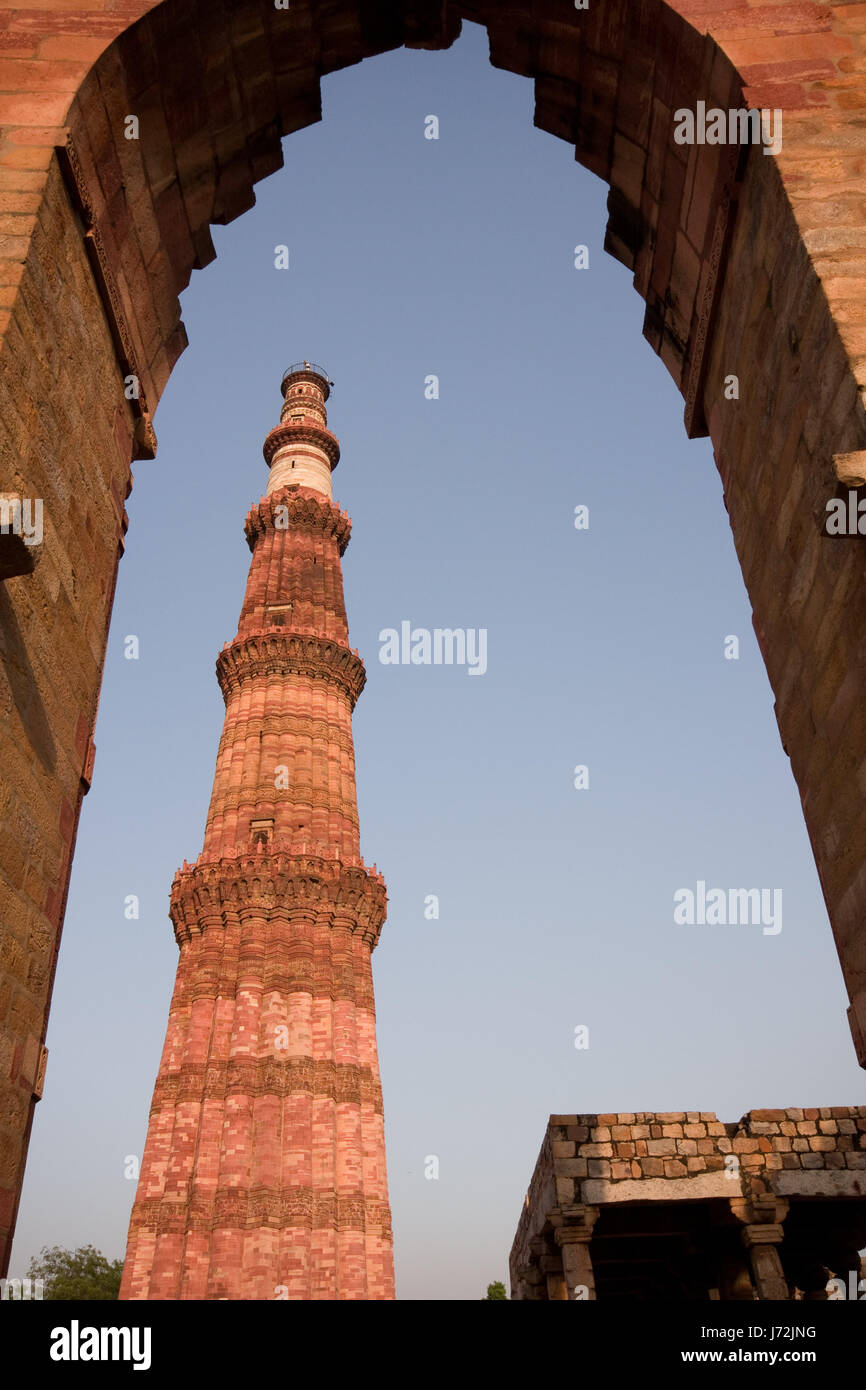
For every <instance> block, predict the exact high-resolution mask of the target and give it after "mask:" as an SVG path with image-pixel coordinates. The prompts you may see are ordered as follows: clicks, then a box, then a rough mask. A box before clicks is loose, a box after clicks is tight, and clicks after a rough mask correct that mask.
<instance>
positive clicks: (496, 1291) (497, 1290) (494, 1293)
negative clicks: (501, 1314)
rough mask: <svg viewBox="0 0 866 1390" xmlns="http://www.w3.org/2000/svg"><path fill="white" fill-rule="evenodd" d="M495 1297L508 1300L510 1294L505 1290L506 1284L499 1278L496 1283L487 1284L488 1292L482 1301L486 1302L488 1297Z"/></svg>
mask: <svg viewBox="0 0 866 1390" xmlns="http://www.w3.org/2000/svg"><path fill="white" fill-rule="evenodd" d="M493 1298H496V1299H499V1298H504V1299H505V1300H506V1301H507V1300H508V1294H507V1293H506V1292H505V1285H504V1284H503V1283H502V1282H501V1280H499V1279H497V1280H496V1283H495V1284H488V1285H487V1292H486V1294H485V1295H484V1297H483V1298H482V1300H481V1302H482V1303H486V1301H487V1300H488V1299H493Z"/></svg>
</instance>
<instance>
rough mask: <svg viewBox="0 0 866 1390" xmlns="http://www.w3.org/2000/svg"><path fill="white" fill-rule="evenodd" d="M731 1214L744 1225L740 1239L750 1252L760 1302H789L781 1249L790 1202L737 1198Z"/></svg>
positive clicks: (771, 1198)
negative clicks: (765, 1300) (780, 1253)
mask: <svg viewBox="0 0 866 1390" xmlns="http://www.w3.org/2000/svg"><path fill="white" fill-rule="evenodd" d="M731 1210H732V1212H733V1213H734V1215H735V1216H736V1217H737V1219H738V1220H739V1221H742V1222H743V1223H744V1224H743V1229H742V1231H741V1232H740V1235H741V1238H742V1241H743V1244H744V1245H745V1247H746V1249H747V1250H748V1252H749V1261H750V1263H751V1266H752V1275H753V1277H754V1281H755V1289H756V1292H757V1295H758V1298H760V1299H770V1300H774V1301H780V1300H785V1301H787V1300H788V1299H789V1298H790V1294H789V1292H788V1281H787V1279H786V1278H785V1272H784V1270H783V1268H782V1261H781V1258H780V1255H779V1249H778V1247H779V1246H780V1245H781V1243H782V1240H783V1239H784V1234H785V1233H784V1231H783V1229H782V1222H783V1221H784V1219H785V1217H786V1216H787V1214H788V1202H787V1200H786V1199H785V1198H784V1197H774V1196H772V1195H767V1196H765V1197H758V1198H754V1199H752V1200H749V1199H748V1198H741V1197H735V1198H732V1199H731Z"/></svg>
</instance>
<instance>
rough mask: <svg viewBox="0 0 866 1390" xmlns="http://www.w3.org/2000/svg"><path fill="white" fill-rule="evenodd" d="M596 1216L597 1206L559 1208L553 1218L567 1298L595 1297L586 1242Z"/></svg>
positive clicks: (588, 1242) (588, 1241) (590, 1235)
mask: <svg viewBox="0 0 866 1390" xmlns="http://www.w3.org/2000/svg"><path fill="white" fill-rule="evenodd" d="M597 1218H598V1207H589V1206H585V1205H579V1206H571V1207H560V1208H559V1209H558V1211H557V1213H556V1215H555V1217H554V1225H555V1230H554V1238H555V1240H556V1243H557V1245H558V1246H559V1248H560V1250H561V1252H562V1270H563V1276H564V1279H565V1285H566V1290H567V1297H568V1298H569V1299H572V1300H581V1299H595V1297H596V1292H595V1276H594V1274H593V1270H592V1258H591V1256H590V1250H589V1244H590V1241H591V1240H592V1230H593V1227H594V1225H595V1223H596V1220H597Z"/></svg>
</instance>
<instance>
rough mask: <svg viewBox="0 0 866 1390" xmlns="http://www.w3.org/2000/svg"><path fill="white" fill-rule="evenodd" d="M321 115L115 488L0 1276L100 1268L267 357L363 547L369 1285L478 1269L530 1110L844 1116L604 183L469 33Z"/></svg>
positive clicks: (257, 468)
mask: <svg viewBox="0 0 866 1390" xmlns="http://www.w3.org/2000/svg"><path fill="white" fill-rule="evenodd" d="M323 107H324V119H323V121H322V122H321V123H320V124H318V125H315V126H312V127H310V128H309V129H307V130H304V131H301V132H299V133H298V134H296V135H293V136H292V137H290V139H288V140H287V141H286V143H285V169H284V170H282V171H280V172H279V173H277V174H276V175H274V176H273V177H272V178H270V179H268V180H267V181H266V182H265V183H263V184H260V185H259V186H258V190H257V192H258V202H257V206H256V207H255V208H254V209H253V210H252V211H251V212H249V213H247V214H246V215H245V216H244V217H243V218H241V219H240V220H239V221H238V222H236V223H235V224H233V225H232V226H230V227H228V228H215V229H214V240H215V244H216V247H217V253H218V259H217V260H216V262H215V263H214V264H213V265H212V266H210V267H208V269H207V270H205V271H203V272H195V273H194V275H193V280H192V283H191V285H190V288H189V289H188V290H187V292H186V293H185V295H184V296H183V313H184V319H185V322H186V325H187V329H188V332H189V337H190V342H191V346H190V348H189V349H188V351H187V352H186V354H185V355H184V356H183V357H182V358H181V360H180V362H179V364H178V366H177V368H176V370H175V373H174V375H173V377H172V380H171V382H170V384H169V387H168V389H167V391H166V393H165V396H164V399H163V401H162V403H161V405H160V407H159V410H158V412H157V418H156V427H157V433H158V436H159V441H160V447H159V453H158V456H157V458H156V460H155V461H154V462H142V463H138V464H137V465H136V470H135V471H136V480H135V490H134V492H133V494H132V497H131V498H130V501H129V504H128V507H129V513H130V517H131V527H130V532H129V536H128V538H127V552H126V555H125V557H124V559H123V561H122V562H121V568H120V578H119V582H118V590H117V600H116V604H115V612H114V620H113V624H112V629H111V637H110V644H109V653H108V660H107V665H106V673H105V683H104V688H103V694H102V703H101V708H100V715H99V722H98V725H97V730H96V744H97V755H96V767H95V780H94V783H93V788H92V790H91V792H90V794H89V796H88V797H87V799H86V800H85V803H84V808H83V814H82V820H81V828H80V833H79V840H78V850H77V855H76V859H75V867H74V870H73V875H72V885H71V891H70V896H69V906H68V910H67V914H66V926H65V930H64V937H63V945H62V949H61V955H60V965H59V969H58V974H57V983H56V989H55V995H54V1005H53V1012H52V1017H51V1026H50V1030H49V1035H48V1045H49V1048H50V1055H49V1061H48V1073H47V1082H46V1090H45V1098H44V1099H43V1101H42V1102H41V1103H40V1105H39V1106H38V1108H37V1112H36V1120H35V1123H34V1130H33V1139H32V1143H31V1150H30V1163H29V1168H28V1173H27V1177H26V1181H25V1187H24V1196H23V1200H22V1206H21V1213H20V1219H19V1227H18V1236H17V1240H16V1245H15V1249H14V1252H13V1260H12V1269H11V1271H10V1272H11V1273H12V1274H16V1273H17V1274H23V1273H24V1272H25V1268H26V1264H27V1261H28V1259H29V1257H30V1256H31V1254H33V1253H34V1252H36V1251H37V1250H38V1249H39V1248H40V1247H41V1246H42V1245H45V1244H55V1243H60V1244H64V1245H70V1246H73V1245H80V1244H84V1243H87V1242H93V1243H94V1244H95V1245H97V1246H98V1247H100V1248H101V1249H103V1250H104V1251H105V1253H106V1254H108V1255H110V1256H111V1257H118V1256H121V1255H122V1254H123V1252H124V1248H125V1239H126V1225H127V1221H128V1216H129V1209H130V1206H131V1204H132V1199H133V1195H134V1191H133V1190H134V1183H133V1182H130V1181H127V1180H126V1179H125V1178H124V1175H123V1172H124V1160H125V1157H126V1155H128V1154H137V1155H140V1153H141V1150H142V1146H143V1143H144V1137H145V1132H146V1126H147V1114H148V1108H149V1105H150V1099H151V1091H152V1086H153V1080H154V1077H155V1074H156V1069H157V1066H158V1062H159V1056H160V1050H161V1047H162V1042H163V1037H164V1030H165V1024H166V1018H167V1012H168V1004H169V999H170V995H171V989H172V984H173V979H174V971H175V966H176V960H177V950H176V947H175V945H174V940H173V937H172V930H171V924H170V922H169V920H168V916H167V905H168V894H169V888H170V885H171V880H172V877H173V874H174V871H175V869H176V867H177V866H178V865H179V864H180V863H181V862H182V861H183V859H184V858H188V859H193V858H194V857H195V856H196V855H197V854H198V852H199V850H200V849H201V843H202V835H203V830H204V820H205V814H206V809H207V804H208V800H209V796H210V790H211V781H212V777H213V769H214V761H215V757H216V749H217V743H218V740H219V735H220V729H221V726H222V717H223V703H222V698H221V696H220V693H219V689H218V686H217V683H216V679H215V676H214V661H215V658H216V654H217V652H218V651H219V648H220V647H221V646H222V644H223V642H225V641H226V640H229V639H231V638H232V637H233V636H234V633H235V631H236V626H237V618H238V613H239V611H240V606H241V601H242V598H243V591H244V584H245V581H246V574H247V567H248V563H249V552H248V550H247V547H246V544H245V542H244V538H243V533H242V525H243V519H244V516H245V514H246V511H247V509H248V507H249V505H250V503H251V502H252V501H253V500H255V499H256V498H258V497H259V496H260V495H261V493H262V492H263V491H264V488H265V486H266V477H267V470H266V467H265V464H264V462H263V460H262V456H261V445H262V441H263V438H264V435H265V434H266V432H267V431H268V429H269V428H270V427H271V426H272V425H273V424H275V423H276V422H277V420H278V418H279V407H280V395H279V382H280V375H281V371H282V369H283V368H284V367H285V366H286V365H287V364H288V363H289V362H291V361H294V360H296V359H298V358H301V357H311V358H312V359H313V360H315V361H320V362H323V363H325V364H326V365H327V367H328V368H329V370H330V374H331V376H332V377H333V378H334V381H335V382H336V386H335V389H334V391H333V394H332V397H331V401H330V403H329V422H330V425H331V428H332V429H333V430H334V432H335V433H336V434H337V435H338V437H339V438H340V441H341V444H342V450H343V456H342V461H341V463H340V466H339V468H338V470H337V472H336V474H335V479H334V482H335V495H336V497H337V498H338V499H339V501H340V502H341V504H342V505H343V506H344V507H345V508H346V509H347V510H348V512H349V513H350V515H351V516H352V518H353V522H354V532H353V539H352V543H351V545H350V547H349V550H348V552H347V554H346V557H345V562H344V577H345V586H346V601H347V607H348V613H349V623H350V634H351V642H352V645H354V646H357V647H358V649H359V650H360V652H361V655H362V656H363V657H364V659H365V661H366V665H367V673H368V681H367V688H366V690H365V692H364V694H363V695H362V697H361V700H360V702H359V704H358V707H357V711H356V715H355V743H356V753H357V773H358V796H359V809H360V815H361V843H362V849H363V853H364V855H365V858H366V859H367V861H368V862H370V863H372V862H373V861H374V860H375V861H376V862H377V863H378V864H379V866H380V867H381V868H382V869H383V871H384V873H385V876H386V879H387V883H388V889H389V896H390V906H389V916H388V921H387V922H386V924H385V929H384V932H383V935H382V941H381V944H380V946H379V948H378V949H377V951H376V953H375V955H374V961H373V965H374V976H375V983H376V995H377V1008H378V1019H379V1044H380V1057H381V1066H382V1078H383V1086H384V1094H385V1109H386V1119H387V1141H388V1160H389V1178H390V1190H391V1201H392V1208H393V1216H394V1229H395V1237H396V1261H397V1280H398V1295H399V1297H401V1298H404V1299H405V1298H411V1299H444V1298H459V1299H464V1298H465V1299H477V1298H479V1297H481V1296H482V1295H483V1293H484V1290H485V1288H486V1285H487V1283H488V1282H489V1281H491V1280H493V1279H506V1277H507V1275H506V1265H507V1256H508V1251H509V1248H510V1245H511V1241H512V1238H513V1235H514V1231H515V1228H516V1225H517V1221H518V1218H519V1215H520V1210H521V1203H522V1200H523V1194H524V1192H525V1189H526V1185H527V1183H528V1180H529V1177H530V1175H531V1172H532V1169H533V1166H534V1164H535V1160H536V1156H537V1153H538V1149H539V1145H540V1143H541V1139H542V1136H543V1132H544V1127H545V1124H546V1121H547V1117H548V1115H549V1114H550V1113H551V1112H557V1113H558V1112H571V1111H611V1110H654V1109H660V1110H680V1109H695V1110H697V1109H700V1110H715V1111H717V1113H718V1115H719V1117H720V1118H721V1119H724V1120H735V1119H737V1118H738V1117H739V1116H740V1115H741V1114H742V1113H743V1112H744V1111H746V1110H748V1109H751V1108H755V1107H759V1106H792V1105H806V1106H808V1105H852V1104H862V1103H863V1099H864V1085H863V1072H862V1071H861V1070H860V1069H859V1068H858V1067H857V1065H856V1063H855V1060H854V1054H853V1049H852V1046H851V1041H850V1037H849V1033H848V1028H847V1025H846V1022H845V1005H846V1002H847V1001H846V998H845V994H844V990H843V987H842V979H841V973H840V970H839V966H838V962H837V958H836V955H835V951H834V948H833V943H832V937H831V933H830V928H829V924H828V921H827V914H826V910H825V908H824V905H823V901H822V898H821V893H820V889H819V885H818V878H817V874H816V871H815V867H814V863H813V860H812V856H811V851H810V848H809V843H808V839H807V835H806V830H805V826H804V823H803V820H802V816H801V811H800V805H799V798H798V794H797V789H796V786H795V783H794V780H793V778H792V776H791V772H790V767H789V764H788V760H787V758H786V757H785V755H784V753H783V751H782V748H781V744H780V742H779V736H778V731H777V727H776V722H775V719H774V716H773V697H772V692H771V690H770V687H769V683H768V681H767V677H766V674H765V671H764V667H763V664H762V662H761V658H760V654H759V652H758V648H757V644H756V642H755V639H754V636H753V633H752V628H751V620H750V610H749V605H748V600H747V597H746V593H745V589H744V586H743V581H742V577H741V574H740V570H739V566H738V563H737V559H736V555H735V552H734V546H733V541H732V538H731V534H730V529H729V526H728V521H727V516H726V513H725V510H724V506H723V503H722V488H721V483H720V481H719V477H718V474H717V472H716V469H715V466H714V464H713V459H712V451H711V448H710V444H709V441H707V440H700V441H691V442H690V441H688V440H687V439H686V436H685V431H684V428H683V424H682V400H681V397H680V395H679V393H678V391H677V390H676V388H675V386H674V384H673V382H672V381H671V379H670V377H669V376H668V374H667V372H666V370H665V368H664V367H663V366H662V364H661V362H660V361H659V360H658V359H657V358H656V357H655V355H654V354H653V352H652V351H651V349H650V348H649V346H648V345H647V343H646V342H645V341H644V339H643V338H642V336H641V331H640V330H641V323H642V319H643V303H642V301H641V300H640V298H639V297H638V295H637V294H636V293H635V291H634V289H633V287H632V284H631V276H630V274H629V273H628V272H627V271H626V270H625V269H624V268H623V267H622V266H621V265H619V264H618V263H617V262H615V261H613V260H612V259H611V258H609V257H607V256H606V255H605V254H604V253H603V251H602V243H603V237H604V227H605V221H606V213H605V197H606V187H605V185H604V184H603V183H602V182H601V181H600V180H598V179H597V178H595V177H594V176H592V175H590V174H588V173H587V172H585V171H584V170H583V169H581V167H580V166H579V165H578V164H577V163H576V162H575V159H574V151H573V149H571V148H570V147H569V146H568V145H566V144H564V143H562V142H560V141H558V140H556V139H554V138H553V137H552V136H550V135H547V134H544V133H542V132H540V131H538V130H536V129H534V127H533V125H532V114H533V91H532V85H531V83H530V82H528V81H526V80H524V79H521V78H518V77H514V76H512V75H509V74H506V73H501V72H497V71H495V70H494V69H492V68H491V67H490V65H489V62H488V58H487V41H486V35H485V33H484V31H483V30H481V29H478V28H476V27H474V26H469V27H467V29H466V30H465V32H464V35H463V37H462V38H461V39H460V40H458V42H457V44H456V45H455V46H454V48H453V49H452V50H451V51H450V52H447V53H419V52H403V51H400V52H396V53H393V54H390V55H386V56H384V57H382V58H378V59H373V60H369V61H367V62H364V63H363V64H361V65H360V66H357V67H353V68H351V69H349V70H348V71H346V72H343V73H337V74H335V75H333V76H331V77H329V78H327V79H326V80H325V82H324V84H323ZM429 114H435V115H437V116H438V118H439V122H440V138H439V140H438V141H433V140H426V139H425V138H424V118H425V116H427V115H429ZM578 243H585V244H586V245H587V246H588V247H589V253H590V265H589V268H588V269H586V270H580V271H578V270H576V269H575V268H574V265H573V260H574V254H573V253H574V247H575V245H577V244H578ZM278 244H286V245H288V247H289V250H290V267H289V269H288V270H287V271H278V270H276V269H275V268H274V247H275V246H276V245H278ZM431 373H435V374H436V375H438V376H439V379H440V398H439V400H437V401H430V400H426V399H425V396H424V380H425V377H426V376H428V375H429V374H431ZM732 408H736V407H732ZM580 503H583V504H586V505H587V506H588V507H589V509H590V527H589V530H588V531H580V532H579V531H576V530H575V528H574V525H573V517H574V508H575V506H577V505H578V504H580ZM403 620H409V621H411V622H412V624H413V626H416V627H428V628H434V627H464V628H469V627H475V628H478V627H483V628H486V629H487V632H488V669H487V672H486V674H485V675H484V676H481V677H476V678H470V677H468V675H467V673H466V670H465V669H462V668H459V667H451V668H448V667H433V666H396V667H395V666H385V665H382V664H380V663H379V661H378V650H379V642H378V634H379V632H380V630H381V629H383V628H386V627H399V625H400V623H401V622H402V621H403ZM127 634H136V635H137V636H138V637H139V639H140V643H141V658H140V660H139V661H137V662H135V661H127V660H125V659H124V654H123V652H124V647H123V639H124V637H125V636H126V635H127ZM729 634H734V635H737V636H738V637H739V639H740V659H739V660H738V661H727V660H725V658H724V640H725V637H726V636H728V635H729ZM579 763H582V764H586V765H588V767H589V770H590V786H589V789H588V790H582V791H577V790H575V788H574V786H573V776H572V774H573V769H574V767H575V765H576V764H579ZM700 879H702V880H705V881H706V882H707V884H708V885H709V886H714V887H722V888H725V889H727V888H737V887H743V888H750V887H764V888H769V889H774V888H780V889H782V891H783V928H782V931H781V932H780V933H779V934H778V935H775V936H771V935H765V934H764V933H763V932H762V931H761V928H760V926H726V927H721V926H718V927H698V926H694V927H688V926H677V925H676V924H675V923H674V918H673V908H674V901H673V895H674V893H675V892H676V890H677V889H679V888H683V887H691V888H693V889H694V887H695V885H696V883H697V881H698V880H700ZM131 893H135V894H137V895H139V897H140V899H141V917H140V920H139V921H126V920H125V918H124V912H123V905H124V899H125V898H126V896H127V895H128V894H131ZM434 893H435V894H437V895H438V896H439V900H440V913H441V915H440V917H439V920H438V921H429V920H426V919H425V916H424V901H425V897H426V895H428V894H434ZM581 1024H583V1025H586V1026H587V1027H588V1028H589V1030H590V1032H589V1039H590V1046H589V1049H588V1050H580V1051H578V1050H576V1049H575V1046H574V1031H575V1028H576V1027H577V1026H578V1025H581ZM431 1154H435V1155H437V1156H438V1158H439V1164H440V1177H439V1180H438V1181H428V1180H426V1179H425V1177H424V1166H425V1158H426V1156H427V1155H431Z"/></svg>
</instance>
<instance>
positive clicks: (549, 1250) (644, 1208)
mask: <svg viewBox="0 0 866 1390" xmlns="http://www.w3.org/2000/svg"><path fill="white" fill-rule="evenodd" d="M864 1243H866V1106H859V1107H858V1106H854V1107H845V1106H832V1107H825V1108H823V1109H789V1110H751V1111H749V1113H748V1114H747V1115H744V1116H743V1118H742V1119H741V1120H739V1121H737V1122H736V1123H734V1124H723V1123H722V1122H721V1121H719V1120H718V1119H717V1117H716V1116H715V1115H714V1114H713V1113H712V1112H710V1111H696V1110H695V1111H671V1112H664V1113H657V1112H653V1113H627V1114H609V1115H551V1117H550V1121H549V1124H548V1126H547V1131H546V1133H545V1136H544V1141H543V1143H542V1146H541V1153H540V1154H539V1158H538V1162H537V1163H536V1166H535V1171H534V1173H533V1175H532V1179H531V1182H530V1185H529V1190H528V1191H527V1194H526V1198H525V1201H524V1206H523V1211H522V1212H521V1216H520V1221H519V1224H518V1227H517V1233H516V1235H515V1238H514V1243H513V1245H512V1249H511V1256H510V1262H509V1266H510V1273H511V1289H512V1294H511V1296H512V1298H516V1299H524V1298H529V1299H542V1300H544V1299H555V1300H575V1301H581V1300H587V1299H589V1300H592V1299H605V1300H610V1299H636V1298H639V1299H644V1300H645V1299H651V1298H659V1299H661V1298H664V1299H673V1300H679V1301H692V1302H701V1301H704V1300H713V1299H719V1300H722V1301H727V1300H742V1299H755V1298H757V1299H772V1300H780V1299H786V1300H787V1299H797V1298H800V1299H802V1298H809V1299H819V1300H820V1299H826V1298H827V1297H828V1296H830V1295H829V1294H828V1286H830V1287H831V1288H832V1287H833V1286H832V1285H831V1279H836V1280H840V1281H841V1283H840V1284H839V1285H838V1286H837V1287H839V1288H843V1289H844V1290H848V1289H850V1288H851V1287H857V1286H859V1281H860V1277H861V1276H860V1256H859V1253H858V1251H859V1249H860V1247H862V1246H863V1245H864ZM860 1292H861V1293H864V1294H866V1285H864V1287H863V1289H862V1290H860ZM833 1296H838V1293H834V1294H833ZM845 1296H847V1294H846V1295H845ZM857 1296H858V1297H859V1296H860V1295H859V1293H858V1295H857Z"/></svg>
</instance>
